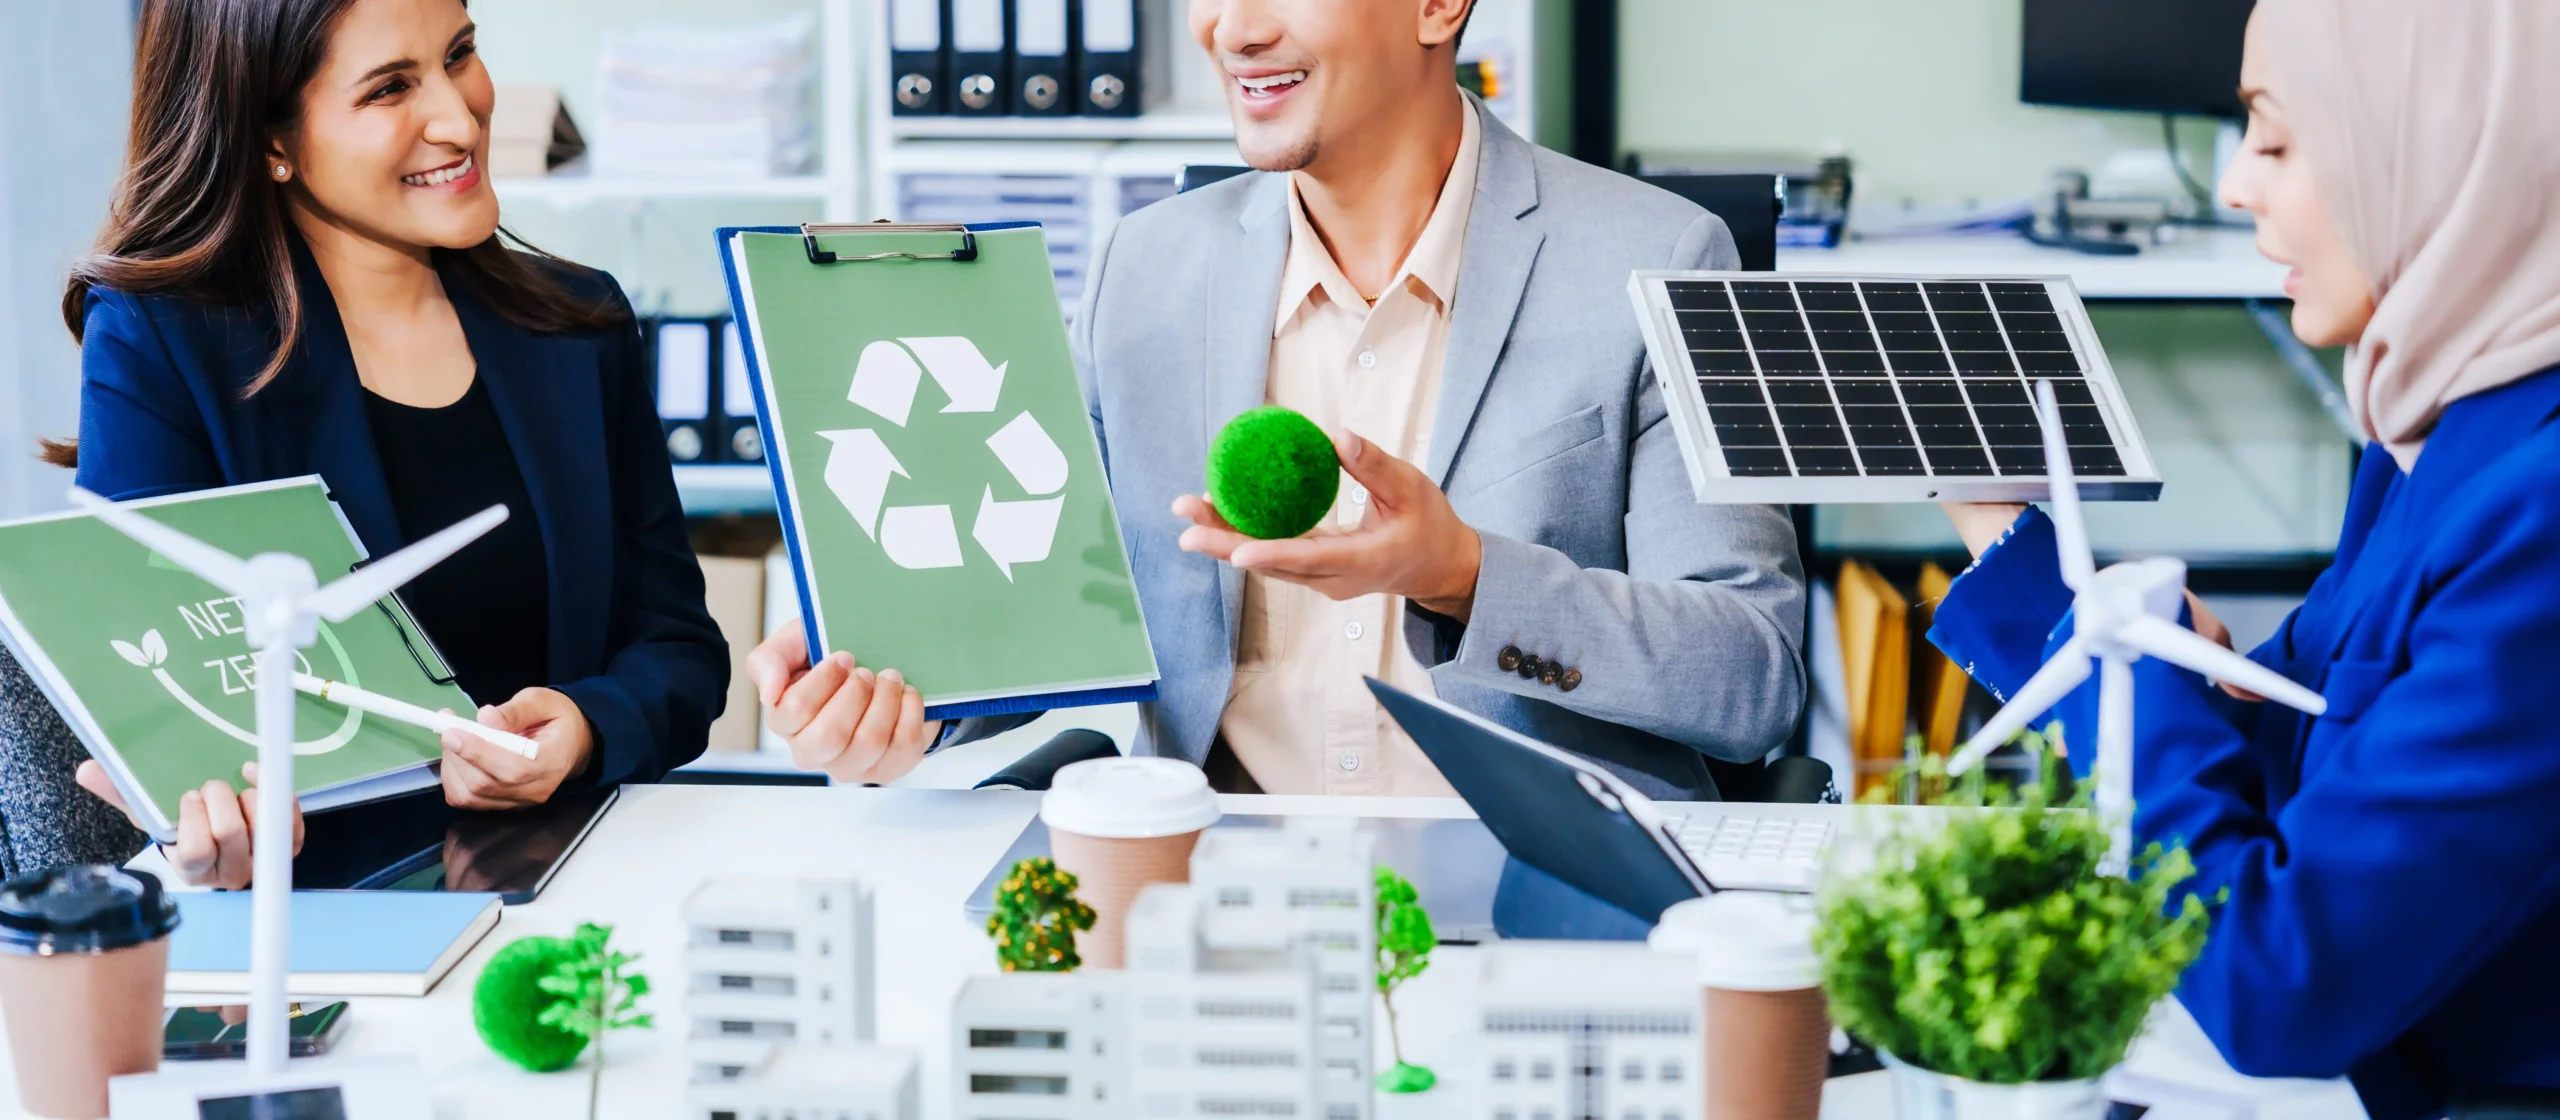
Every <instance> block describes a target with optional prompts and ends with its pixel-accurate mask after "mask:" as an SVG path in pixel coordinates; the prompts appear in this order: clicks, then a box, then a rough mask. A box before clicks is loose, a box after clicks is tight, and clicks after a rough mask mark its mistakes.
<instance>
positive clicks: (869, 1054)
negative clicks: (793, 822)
mask: <svg viewBox="0 0 2560 1120" xmlns="http://www.w3.org/2000/svg"><path fill="white" fill-rule="evenodd" d="M684 920H685V925H686V927H687V938H686V942H685V959H684V964H685V988H684V1019H685V1026H686V1037H687V1043H686V1045H687V1048H688V1050H689V1052H690V1053H691V1054H692V1057H693V1074H692V1077H691V1079H690V1081H691V1084H690V1085H689V1086H688V1088H687V1089H686V1098H687V1102H688V1104H689V1106H690V1110H691V1115H692V1116H693V1117H694V1118H695V1120H786V1118H787V1120H914V1118H915V1116H916V1110H917V1088H916V1058H915V1054H914V1053H913V1052H912V1051H908V1050H903V1049H897V1048H888V1047H881V1046H876V1045H873V1044H872V1036H873V1029H874V1028H873V1015H874V1011H873V1007H874V1004H875V1002H876V999H875V996H874V993H873V990H872V945H871V892H869V891H867V890H864V889H863V888H862V886H861V884H859V883H854V882H851V881H834V882H829V881H818V880H809V881H799V882H794V881H789V880H780V879H746V878H737V879H713V880H709V881H707V882H704V883H703V884H702V885H701V886H699V887H697V888H695V889H694V892H693V894H692V895H691V896H690V897H688V898H687V899H685V902H684Z"/></svg>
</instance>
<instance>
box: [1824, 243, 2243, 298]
mask: <svg viewBox="0 0 2560 1120" xmlns="http://www.w3.org/2000/svg"><path fill="white" fill-rule="evenodd" d="M1778 271H1780V272H1795V273H1802V272H1911V273H1938V274H1945V273H1964V272H2010V273H2018V274H2024V275H2036V276H2051V275H2062V276H2069V277H2070V278H2071V282H2072V285H2073V286H2074V287H2077V288H2079V289H2080V296H2081V298H2083V299H2139V300H2244V299H2284V298H2287V297H2286V296H2285V294H2284V274H2285V268H2284V266H2283V265H2280V264H2276V263H2274V262H2272V261H2269V260H2267V259H2266V258H2265V257H2262V256H2260V255H2258V249H2257V240H2256V234H2254V233H2252V232H2251V231H2249V230H2245V229H2202V230H2187V231H2185V236H2184V237H2182V238H2181V239H2180V240H2178V241H2174V242H2171V243H2170V244H2167V245H2157V246H2152V247H2150V248H2146V249H2144V250H2143V251H2142V252H2140V253H2138V254H2135V255H2133V256H2129V257H2098V256H2091V255H2089V254H2087V253H2075V252H2072V251H2071V250H2068V249H2051V248H2046V247H2044V246H2040V245H2034V244H2030V243H2028V242H2027V240H2026V239H2024V238H2021V237H2017V236H2015V235H2012V234H2006V233H2003V234H1986V235H1977V236H1966V237H1914V238H1887V239H1882V240H1876V241H1852V242H1850V243H1849V244H1847V245H1844V246H1842V247H1840V248H1837V249H1780V250H1779V251H1778Z"/></svg>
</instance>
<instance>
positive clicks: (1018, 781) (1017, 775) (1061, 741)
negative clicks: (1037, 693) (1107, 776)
mask: <svg viewBox="0 0 2560 1120" xmlns="http://www.w3.org/2000/svg"><path fill="white" fill-rule="evenodd" d="M1119 753H1120V746H1119V744H1117V743H1114V742H1112V741H1111V736H1108V735H1105V734H1103V733H1101V732H1099V731H1093V730H1089V729H1086V728H1081V727H1078V728H1071V729H1068V730H1066V731H1061V732H1059V733H1057V734H1056V735H1055V736H1052V737H1051V738H1050V740H1049V741H1048V742H1046V743H1042V744H1040V745H1039V746H1038V747H1036V748H1034V749H1033V750H1032V751H1031V753H1029V754H1026V755H1023V756H1022V757H1021V758H1017V759H1015V760H1014V761H1013V765H1011V766H1007V767H1005V768H1004V769H1002V770H998V771H996V772H995V773H993V774H989V775H987V780H985V781H983V782H980V783H978V784H977V785H975V786H973V787H971V788H973V789H1047V788H1049V783H1050V782H1051V781H1054V780H1055V779H1056V778H1057V776H1058V771H1059V770H1061V769H1064V768H1065V767H1067V766H1070V765H1072V764H1075V763H1078V762H1085V761H1088V760H1091V759H1096V758H1112V757H1116V756H1117V755H1119Z"/></svg>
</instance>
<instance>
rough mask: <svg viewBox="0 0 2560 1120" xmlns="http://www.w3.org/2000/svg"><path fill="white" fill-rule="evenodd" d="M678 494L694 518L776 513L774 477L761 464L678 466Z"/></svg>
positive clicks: (686, 509) (686, 510)
mask: <svg viewBox="0 0 2560 1120" xmlns="http://www.w3.org/2000/svg"><path fill="white" fill-rule="evenodd" d="M675 470H676V493H677V494H678V495H679V496H681V497H682V498H683V499H684V512H685V514H686V515H687V516H690V517H708V516H712V515H714V514H722V513H772V512H773V509H774V501H773V473H772V472H771V471H770V470H768V469H767V468H765V467H764V466H762V465H759V464H736V463H719V464H713V465H708V466H678V467H677V468H676V469H675Z"/></svg>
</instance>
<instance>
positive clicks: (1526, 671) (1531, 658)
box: [1520, 653, 1555, 681]
mask: <svg viewBox="0 0 2560 1120" xmlns="http://www.w3.org/2000/svg"><path fill="white" fill-rule="evenodd" d="M1553 664H1555V662H1552V661H1543V660H1540V659H1539V657H1538V655H1537V654H1534V653H1530V654H1522V655H1521V657H1520V679H1521V680H1524V681H1525V680H1530V679H1532V678H1535V677H1536V676H1537V675H1538V666H1540V665H1553Z"/></svg>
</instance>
